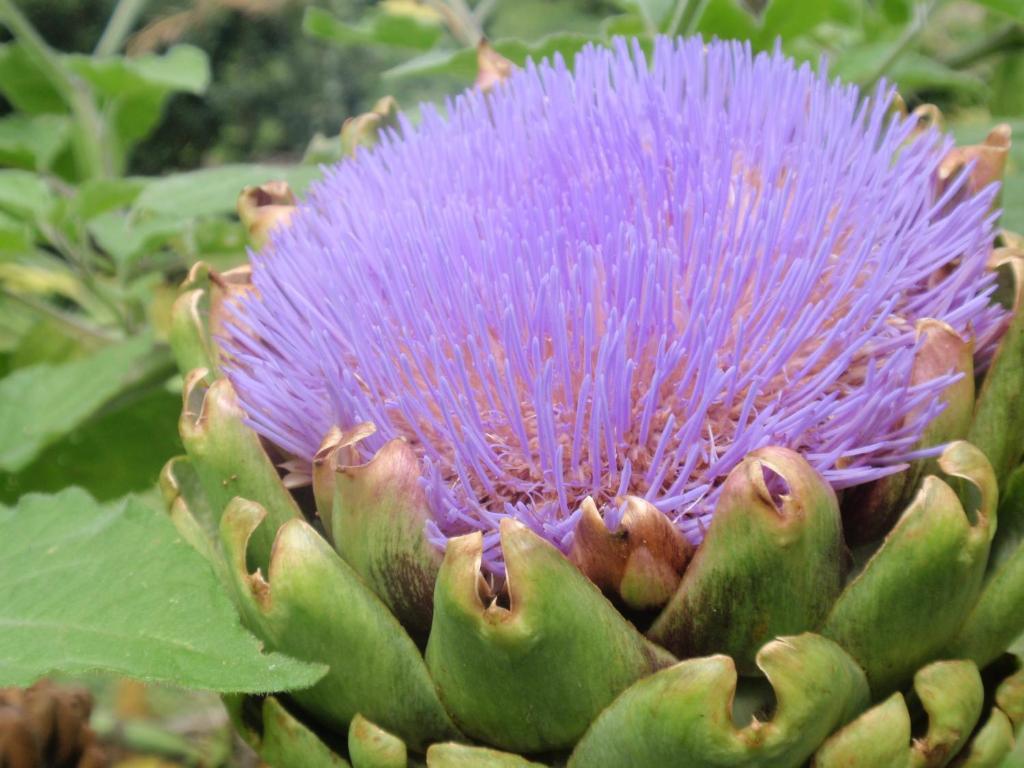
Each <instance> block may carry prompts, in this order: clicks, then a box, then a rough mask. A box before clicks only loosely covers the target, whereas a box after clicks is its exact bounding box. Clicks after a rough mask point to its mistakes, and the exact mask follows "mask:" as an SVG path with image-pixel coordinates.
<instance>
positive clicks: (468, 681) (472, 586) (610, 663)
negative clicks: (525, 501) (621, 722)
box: [426, 518, 673, 752]
mask: <svg viewBox="0 0 1024 768" xmlns="http://www.w3.org/2000/svg"><path fill="white" fill-rule="evenodd" d="M501 545H502V550H503V552H504V555H505V566H506V569H507V587H508V602H507V605H502V604H501V603H500V602H499V600H497V599H490V600H488V602H487V603H486V604H485V602H484V599H482V596H481V594H480V589H479V586H480V582H479V578H478V576H479V571H480V563H481V559H482V555H483V539H482V536H481V535H480V534H479V533H474V534H469V535H467V536H462V537H457V538H454V539H452V540H450V541H449V543H448V549H447V551H446V552H445V557H444V562H443V564H442V565H441V570H440V572H439V574H438V577H437V585H436V587H435V591H434V620H433V626H432V627H431V631H430V640H429V642H428V644H427V652H426V659H427V666H428V668H429V669H430V673H431V677H432V678H433V680H434V682H435V683H436V684H437V688H438V691H439V693H440V695H441V699H442V701H443V702H444V704H445V707H446V708H447V710H448V711H449V712H451V714H452V717H453V718H454V720H455V722H456V723H458V725H459V726H460V727H461V728H462V730H463V731H464V732H465V733H466V734H467V735H469V736H472V737H473V738H476V739H479V740H482V741H484V742H486V743H488V744H492V745H494V746H497V747H498V748H500V749H509V750H514V751H516V752H542V751H549V750H558V749H567V748H569V747H571V746H572V745H573V744H574V743H575V742H576V740H577V739H578V738H579V737H580V736H581V735H582V733H583V731H584V730H586V727H587V725H588V724H589V723H590V722H591V721H592V720H593V719H594V718H595V717H596V716H597V715H598V713H599V712H600V711H601V710H602V709H603V708H604V707H605V706H607V705H608V704H609V703H611V701H612V699H614V698H615V696H616V695H618V694H619V693H621V692H622V691H623V690H624V689H625V688H626V687H627V686H629V685H630V684H631V683H633V682H635V681H636V680H638V679H640V678H641V677H644V676H645V675H647V674H650V673H651V672H652V671H654V670H656V669H659V668H661V667H664V666H666V665H667V664H670V663H671V662H672V661H673V659H672V657H671V656H670V655H669V654H667V653H665V652H664V651H662V650H660V649H658V648H657V647H655V646H653V645H651V644H650V643H648V642H647V641H646V640H645V639H644V638H643V636H642V635H640V633H639V632H637V630H636V629H635V628H634V627H633V626H632V625H631V624H630V623H629V622H627V621H626V620H625V619H624V618H623V617H622V616H621V615H620V614H619V612H618V611H617V610H616V609H615V608H614V607H613V606H612V605H611V603H609V602H608V601H607V599H606V598H605V597H604V596H603V595H602V594H601V592H600V591H599V590H598V589H597V587H596V586H594V584H593V583H592V582H591V581H590V580H589V579H587V578H586V577H585V576H583V575H582V574H581V573H580V572H579V571H578V570H577V569H576V568H575V567H573V565H572V564H571V563H570V562H569V561H568V560H567V559H566V558H565V556H564V555H562V553H561V552H559V551H558V550H557V549H555V547H554V546H553V545H551V544H550V543H548V542H547V541H545V540H544V539H542V538H541V537H539V536H538V535H537V534H535V533H533V532H532V531H530V530H529V529H528V528H526V527H525V526H523V525H522V524H521V523H518V522H516V521H514V520H512V519H511V518H505V519H504V520H502V522H501Z"/></svg>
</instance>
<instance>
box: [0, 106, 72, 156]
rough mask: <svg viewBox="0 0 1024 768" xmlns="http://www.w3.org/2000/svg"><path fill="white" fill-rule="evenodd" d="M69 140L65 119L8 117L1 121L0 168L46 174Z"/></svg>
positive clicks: (23, 116)
mask: <svg viewBox="0 0 1024 768" xmlns="http://www.w3.org/2000/svg"><path fill="white" fill-rule="evenodd" d="M70 138H71V122H70V119H69V118H68V117H66V116H64V115H21V114H15V115H9V116H7V117H4V118H2V119H0V165H8V166H15V167H18V168H28V169H30V170H47V169H49V168H50V166H51V165H52V164H53V162H54V160H55V159H56V157H57V155H58V154H59V153H60V151H61V150H62V149H64V147H65V146H67V143H68V140H69V139H70Z"/></svg>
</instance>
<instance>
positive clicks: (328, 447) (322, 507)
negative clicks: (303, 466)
mask: <svg viewBox="0 0 1024 768" xmlns="http://www.w3.org/2000/svg"><path fill="white" fill-rule="evenodd" d="M375 431H376V427H374V425H373V424H372V423H370V422H363V423H361V424H357V425H356V426H355V427H353V428H352V429H349V430H343V429H342V428H341V427H332V428H331V430H330V431H329V432H328V433H327V436H326V437H325V438H324V439H323V441H321V443H320V448H319V449H317V452H316V454H315V455H314V456H313V469H312V483H313V499H314V501H315V502H316V511H317V515H318V516H319V517H320V522H321V524H322V525H323V527H324V530H325V531H326V532H327V535H328V536H332V534H331V517H332V515H333V513H334V486H335V479H334V477H335V474H336V473H337V471H338V467H339V466H347V465H352V464H356V463H357V462H358V454H357V453H356V450H355V446H356V445H357V444H358V443H359V441H360V440H362V439H364V438H366V437H369V436H370V435H372V434H373V433H374V432H375ZM332 538H333V536H332Z"/></svg>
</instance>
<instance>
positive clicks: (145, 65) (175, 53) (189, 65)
mask: <svg viewBox="0 0 1024 768" xmlns="http://www.w3.org/2000/svg"><path fill="white" fill-rule="evenodd" d="M65 60H66V61H67V63H68V66H69V67H70V68H71V69H72V70H73V71H74V72H76V73H77V74H78V75H80V76H81V77H82V78H83V79H84V80H87V81H88V82H89V84H90V85H92V87H93V88H94V90H95V91H96V93H97V94H98V95H101V96H104V97H107V98H117V97H122V96H125V95H128V94H136V93H140V92H143V91H150V90H158V91H165V92H172V91H181V92H185V93H194V94H199V93H202V92H203V91H205V90H206V87H207V86H208V85H209V83H210V63H209V60H208V59H207V57H206V54H205V53H203V51H201V50H200V49H199V48H196V47H195V46H192V45H176V46H175V47H174V48H171V49H170V50H169V51H168V52H167V53H165V54H163V55H161V56H157V55H155V54H148V55H146V56H138V57H132V58H129V57H126V56H108V57H93V56H82V55H71V56H67V57H65Z"/></svg>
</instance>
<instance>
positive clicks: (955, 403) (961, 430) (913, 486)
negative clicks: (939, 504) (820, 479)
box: [842, 318, 974, 545]
mask: <svg viewBox="0 0 1024 768" xmlns="http://www.w3.org/2000/svg"><path fill="white" fill-rule="evenodd" d="M917 335H918V340H919V347H918V350H917V353H916V355H915V357H914V366H913V368H912V369H911V381H912V383H914V384H922V383H925V382H928V381H931V380H932V379H935V378H937V377H939V376H946V375H949V374H959V375H960V376H959V378H958V379H957V380H956V381H953V382H951V383H950V384H949V385H948V386H947V387H946V388H945V390H943V392H942V394H941V396H940V399H941V401H942V403H943V405H944V407H943V410H942V411H941V412H940V413H939V414H938V415H937V416H936V417H935V418H933V419H932V420H931V421H930V422H929V423H928V425H927V426H926V427H925V429H924V431H923V432H922V434H921V437H920V439H919V440H918V441H917V443H916V444H915V446H914V449H915V450H919V449H923V448H930V447H932V446H935V445H941V444H943V443H947V442H950V441H951V440H960V439H963V438H965V437H967V433H968V431H969V430H970V426H971V419H972V417H973V413H974V346H973V344H972V343H971V342H970V340H967V339H964V338H963V337H962V336H960V334H958V333H957V332H956V331H954V330H953V329H952V328H951V327H950V326H949V325H947V324H946V323H943V322H941V321H939V320H933V319H931V318H925V319H922V320H919V321H918V322H917ZM917 418H920V414H919V413H912V414H910V415H908V417H907V419H908V420H913V419H917ZM934 466H935V462H934V461H932V460H928V459H918V460H917V461H914V462H912V463H911V465H910V466H909V467H908V468H907V469H906V471H904V472H898V473H895V474H891V475H888V476H886V477H883V478H882V479H880V480H876V481H875V482H873V483H868V484H867V485H863V486H857V487H855V488H853V489H851V490H850V491H848V492H847V493H845V494H844V496H843V503H842V506H843V526H844V533H845V534H846V537H847V540H848V541H849V542H850V543H851V544H854V545H855V544H859V543H862V542H867V541H874V540H877V539H879V538H881V537H882V536H884V534H885V533H886V532H887V531H888V530H889V529H890V528H892V525H893V523H895V521H896V518H897V517H898V516H899V513H900V511H901V510H902V508H903V507H904V506H905V505H906V503H907V502H908V501H909V500H910V499H911V497H912V496H913V494H914V491H916V490H917V486H918V482H919V481H920V478H921V476H922V475H923V474H924V473H925V472H927V471H931V470H933V469H934Z"/></svg>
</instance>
